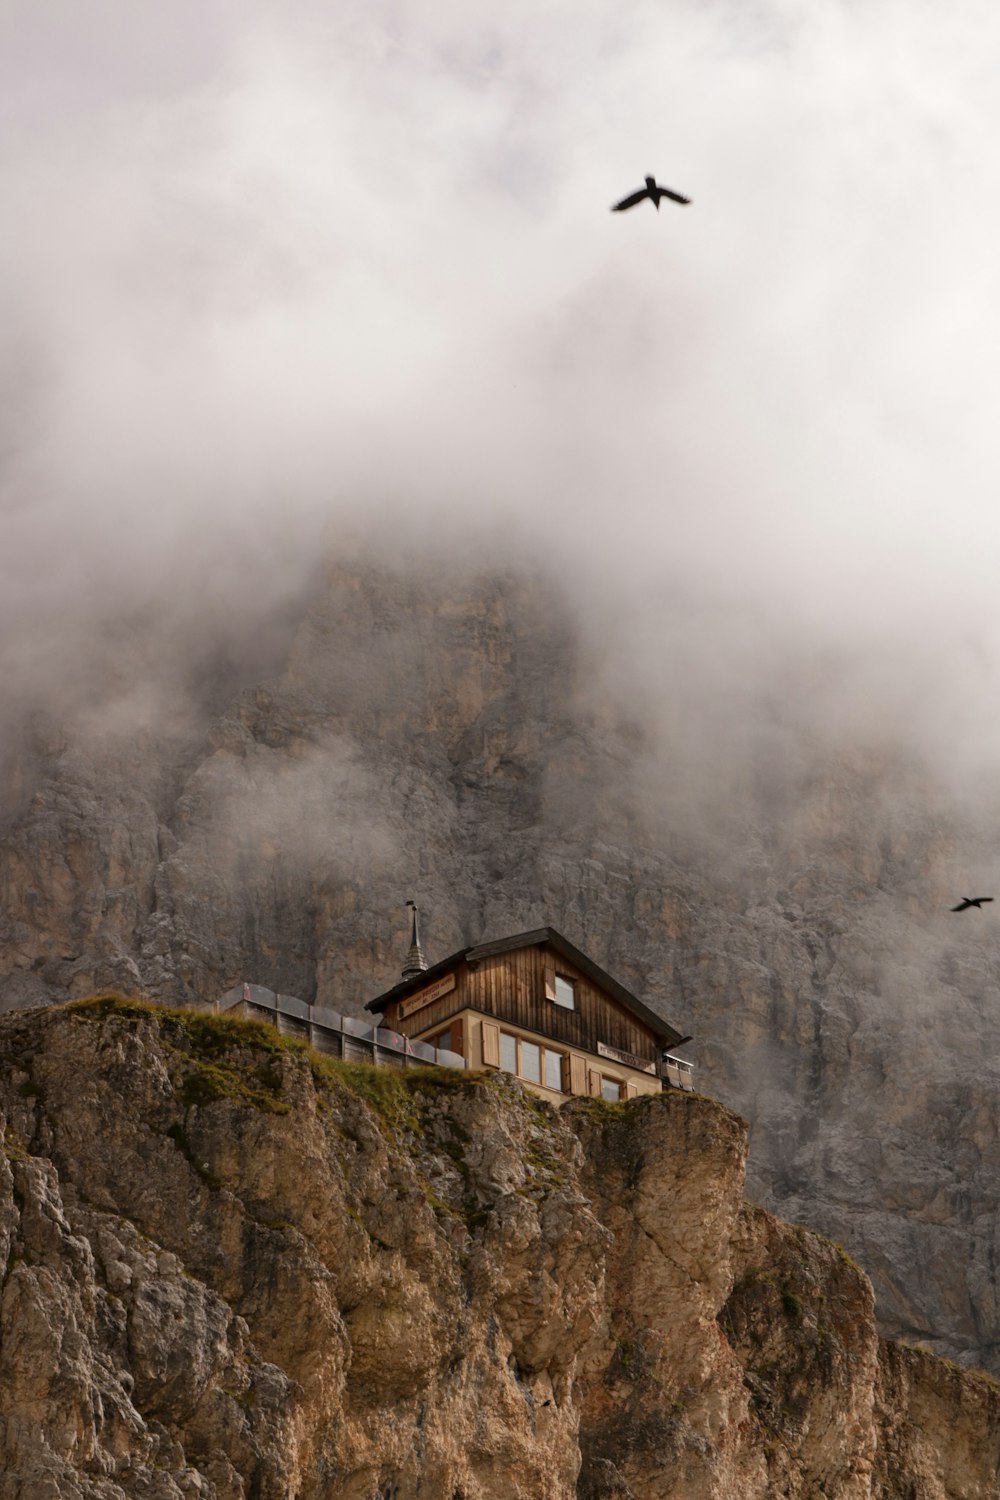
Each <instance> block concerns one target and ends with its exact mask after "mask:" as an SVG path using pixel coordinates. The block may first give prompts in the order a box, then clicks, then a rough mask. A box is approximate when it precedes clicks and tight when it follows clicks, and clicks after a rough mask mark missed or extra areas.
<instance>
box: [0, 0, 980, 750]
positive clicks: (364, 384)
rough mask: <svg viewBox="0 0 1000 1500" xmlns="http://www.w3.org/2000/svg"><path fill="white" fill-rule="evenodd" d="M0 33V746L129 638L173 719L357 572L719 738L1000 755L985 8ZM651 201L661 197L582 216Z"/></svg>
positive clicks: (96, 672)
mask: <svg viewBox="0 0 1000 1500" xmlns="http://www.w3.org/2000/svg"><path fill="white" fill-rule="evenodd" d="M4 19H5V22H6V26H5V31H6V45H5V47H4V49H3V51H2V60H0V100H2V101H3V102H2V104H0V114H2V121H3V131H2V137H0V140H2V144H0V172H2V182H3V197H4V203H5V206H6V217H7V221H8V225H9V226H10V228H9V229H8V233H7V234H6V235H5V236H4V240H3V243H2V244H0V297H2V309H3V320H4V327H5V338H4V340H3V352H2V356H0V358H2V361H3V367H2V375H0V385H2V391H3V403H2V408H0V455H2V480H0V482H2V490H0V522H2V532H3V538H2V546H0V630H2V636H0V691H2V692H3V694H4V702H5V704H6V710H5V712H6V714H7V717H8V719H9V717H10V715H12V714H13V713H14V711H15V709H14V707H13V706H12V705H23V704H25V703H29V704H38V703H39V702H43V703H45V702H58V701H60V699H65V698H66V697H67V696H68V695H72V694H73V693H77V694H79V693H80V692H81V691H82V690H83V689H85V688H87V686H88V685H90V684H100V687H99V691H101V692H105V691H108V692H111V691H112V690H111V689H110V688H108V687H107V679H108V676H109V670H108V662H109V661H112V662H115V663H119V664H120V661H121V653H122V652H124V651H126V648H125V647H124V646H122V645H121V643H122V641H123V640H127V641H128V642H129V645H128V647H127V651H128V652H134V653H136V656H137V659H138V660H139V661H140V663H143V666H142V675H143V679H144V694H143V696H142V700H141V703H142V705H148V707H143V709H142V712H143V713H147V712H148V713H154V712H155V711H156V705H157V703H161V706H162V705H169V708H170V711H171V712H176V711H177V702H178V698H179V696H180V697H183V695H184V694H185V693H186V692H187V691H188V690H189V685H188V684H187V680H186V677H185V674H184V672H183V671H180V670H179V669H178V668H177V662H178V660H179V659H180V660H184V659H186V658H187V657H188V656H189V655H190V654H192V653H194V654H196V655H199V659H200V658H201V657H204V658H206V659H208V658H210V657H211V655H212V653H213V652H216V651H218V652H221V653H223V655H227V654H228V655H230V656H231V655H233V654H234V653H235V655H236V656H238V657H240V658H241V660H245V662H246V664H247V669H248V670H249V671H251V673H252V671H253V670H254V668H255V667H256V666H259V665H260V664H261V663H262V662H264V661H265V660H266V659H268V653H269V651H271V652H278V653H279V654H280V647H281V642H282V640H283V639H284V636H283V631H285V630H286V629H287V627H288V622H289V620H290V619H291V618H292V617H293V616H294V612H295V609H296V607H297V601H298V599H299V597H300V596H301V595H303V594H304V593H305V592H307V591H308V589H309V587H310V586H311V585H312V583H313V581H314V579H315V576H316V568H317V564H318V562H319V560H320V559H321V558H323V557H324V556H328V555H333V556H336V555H338V554H341V553H345V552H350V550H351V549H352V548H355V547H357V546H358V545H359V539H361V541H362V542H363V543H364V545H366V546H368V547H369V548H374V549H375V550H376V551H378V552H379V553H382V554H386V553H390V552H392V550H393V549H394V548H396V547H398V546H401V547H403V548H404V549H405V548H406V547H411V548H416V549H418V550H420V551H422V552H423V553H425V554H427V553H430V554H434V555H440V556H448V555H449V554H450V552H451V550H452V549H453V548H455V547H462V548H464V549H465V551H466V552H467V553H469V552H471V553H475V551H476V549H477V547H481V548H482V551H483V554H484V555H485V556H488V557H490V558H496V559H498V560H502V559H507V560H511V561H514V562H516V561H517V560H518V559H519V558H521V557H526V558H530V559H531V560H532V563H533V564H535V565H537V564H538V563H539V562H544V563H545V564H546V565H549V566H551V567H552V569H553V570H554V571H555V573H556V575H557V577H558V578H559V579H560V580H561V582H562V584H563V585H564V586H565V589H566V592H567V594H568V596H569V598H570V599H571V601H575V602H578V603H579V604H580V606H581V611H580V612H581V618H582V619H583V620H584V622H585V625H586V628H587V632H588V636H589V639H590V641H591V644H592V647H593V649H594V650H595V652H598V654H599V655H600V657H601V660H602V661H603V663H604V666H605V668H606V669H607V680H608V681H614V682H616V683H617V684H618V685H619V689H620V690H621V691H622V693H623V695H624V696H625V697H628V695H629V693H630V692H631V691H633V689H634V691H635V693H636V695H638V694H639V693H640V692H642V693H643V696H644V697H645V698H646V700H647V701H649V700H650V699H651V698H653V699H656V700H657V701H660V700H662V699H663V698H665V697H666V698H671V699H672V701H677V702H683V703H685V704H687V705H698V704H701V705H702V707H703V708H705V712H706V714H707V719H708V724H707V728H706V734H707V735H708V736H709V737H710V738H711V739H712V740H713V742H714V743H717V742H718V738H719V726H720V723H722V724H723V725H724V724H725V722H726V721H727V714H726V711H725V709H724V705H725V704H727V703H729V704H735V705H736V706H737V708H738V709H739V713H740V715H741V718H742V719H743V720H744V722H745V716H746V715H747V714H748V713H750V711H751V709H752V708H753V706H754V705H758V706H759V705H761V704H763V705H764V710H765V711H764V713H763V716H762V717H763V719H766V717H767V704H768V703H773V702H775V701H794V703H795V704H796V710H795V712H796V714H798V715H799V716H800V717H801V720H802V724H803V726H804V727H805V729H807V730H808V732H810V733H816V734H819V735H822V734H823V733H825V732H826V731H827V730H828V729H830V728H832V727H833V726H836V729H837V732H838V733H840V734H844V733H845V732H851V733H853V732H854V729H855V728H856V729H857V732H858V733H859V734H861V735H864V734H867V733H869V732H870V731H872V729H873V728H874V730H875V732H876V734H877V735H889V736H890V737H899V738H900V739H901V740H902V741H904V742H909V743H911V744H912V745H913V746H915V747H917V748H918V749H920V750H921V751H926V752H928V753H931V754H933V755H934V756H935V757H936V758H938V759H939V760H940V763H941V765H942V766H949V767H953V768H957V769H958V770H959V772H960V773H961V774H965V773H966V772H967V771H968V770H970V769H971V770H982V769H983V768H984V767H990V766H992V765H993V764H994V762H995V756H996V753H997V751H998V749H1000V745H998V738H1000V720H998V715H997V711H996V707H995V705H996V703H997V701H998V699H997V694H996V686H997V664H998V651H1000V633H998V621H997V612H996V609H995V607H994V601H993V596H994V592H995V575H996V569H997V561H998V539H1000V523H998V520H997V516H996V506H995V491H996V488H997V478H998V475H997V469H998V467H1000V459H998V457H997V451H996V445H995V439H994V426H995V416H994V406H995V391H996V389H997V385H998V380H1000V339H998V337H997V328H996V323H997V306H998V304H997V282H998V277H1000V272H998V270H997V257H996V249H995V245H996V240H997V235H998V230H1000V192H998V188H1000V153H998V152H997V149H996V147H997V140H998V126H1000V99H998V97H997V92H996V88H995V77H996V63H997V60H998V52H1000V17H998V16H997V15H996V13H995V11H994V9H993V8H991V7H989V6H987V5H986V4H984V3H975V0H960V3H958V4H956V5H954V6H952V7H950V8H949V9H948V11H947V14H945V12H944V11H943V10H942V9H941V8H940V7H936V6H931V5H929V4H916V5H914V4H905V5H904V4H902V3H896V0H875V3H872V4H870V5H868V6H865V7H857V6H853V5H849V4H845V3H835V0H819V3H813V4H811V5H810V6H809V7H806V8H804V7H800V6H797V5H792V4H790V3H768V0H762V3H760V4H757V5H754V6H752V7H748V6H746V5H735V4H733V5H730V4H726V3H716V4H708V5H706V4H704V3H701V0H699V3H695V0H676V3H673V4H671V5H656V4H647V3H641V0H623V3H622V4H619V5H617V6H615V7H608V6H606V5H603V4H597V3H589V0H584V3H575V4H573V5H570V4H568V3H562V0H554V3H549V4H543V5H528V4H521V3H516V4H512V5H508V6H506V7H504V8H503V9H502V12H501V11H500V10H499V9H497V10H495V11H494V12H492V13H490V14H486V13H483V12H481V11H479V12H477V10H476V8H475V7H473V8H471V10H470V8H469V7H466V6H461V5H458V4H452V3H446V0H431V3H428V4H425V5H423V6H420V7H417V8H414V7H404V6H401V5H397V4H395V3H391V0H386V3H383V0H373V3H368V4H365V5H363V6H362V5H353V6H352V5H349V4H342V5H338V6H336V7H330V6H326V5H320V4H318V3H315V4H303V5H301V6H298V7H296V9H295V12H294V16H292V15H288V16H284V15H279V14H278V13H277V11H276V10H275V9H274V8H273V7H269V6H263V5H260V4H243V5H239V6H236V5H233V4H229V3H224V0H200V3H198V4H195V3H175V4H173V5H171V6H170V7H169V9H164V8H162V7H158V6H154V5H151V4H137V5H133V6H128V7H122V6H119V5H112V4H107V3H105V4H103V5H101V4H93V5H90V6H88V7H87V10H86V18H85V19H84V16H83V13H82V12H81V11H80V9H79V7H77V6H75V5H73V4H71V3H69V0H66V3H58V0H42V3H41V4H39V3H33V4H27V3H16V0H10V3H8V4H7V5H5V6H4ZM646 173H654V174H655V175H656V176H657V178H658V180H659V181H661V182H664V183H666V184H668V185H669V186H671V187H673V188H675V189H677V190H679V191H681V192H683V193H685V194H687V195H689V196H690V197H691V198H692V199H693V203H692V205H691V206H690V207H688V208H680V207H678V206H676V205H671V204H664V206H663V208H662V209H661V210H660V212H659V213H656V212H654V211H653V209H652V207H651V205H649V204H648V203H647V204H643V205H641V206H640V207H639V208H637V209H636V210H634V211H632V212H630V213H627V214H621V215H618V214H611V213H609V212H608V208H609V206H610V204H611V203H613V202H614V201H615V200H616V199H617V198H619V197H620V196H622V195H623V194H624V193H625V192H627V191H629V190H630V189H632V188H634V187H638V186H639V185H640V184H641V181H642V178H643V176H644V174H646ZM109 631H110V634H109ZM140 638H141V640H142V641H145V642H146V643H147V644H146V645H143V646H140V645H136V644H135V643H136V641H137V640H138V639H140ZM150 643H152V644H150ZM143 652H146V653H147V655H146V657H143ZM110 675H111V676H112V677H113V676H114V675H115V674H114V673H113V672H112V673H111V674H110ZM175 678H176V679H177V680H178V681H177V682H175V681H174V679H175ZM181 679H183V680H181ZM601 680H604V679H601ZM178 683H179V685H178ZM159 685H162V686H163V693H162V695H160V697H159V698H158V696H157V692H156V689H157V687H158V686H159ZM651 685H652V687H653V688H655V692H653V693H650V691H649V689H650V686H651ZM175 688H176V691H175V690H174V689H175ZM96 690H98V689H97V688H95V691H96ZM114 692H115V694H117V696H118V697H121V696H122V694H121V689H120V684H119V685H118V687H117V688H116V689H115V690H114ZM124 696H125V697H126V698H127V699H128V701H129V702H130V703H132V704H134V703H135V701H136V700H135V698H134V695H130V694H129V693H126V694H125V695H124ZM706 705H709V707H707V708H706V707H705V706H706ZM689 722H693V721H691V720H690V719H689ZM695 740H697V735H695ZM698 748H699V747H698V745H697V743H695V744H692V746H691V754H692V755H695V756H696V755H697V754H698Z"/></svg>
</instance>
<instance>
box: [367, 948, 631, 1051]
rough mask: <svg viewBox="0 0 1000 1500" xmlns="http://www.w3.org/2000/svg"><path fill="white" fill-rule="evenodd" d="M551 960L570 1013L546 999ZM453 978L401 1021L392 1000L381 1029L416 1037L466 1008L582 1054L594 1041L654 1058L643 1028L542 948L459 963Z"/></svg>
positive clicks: (592, 1047)
mask: <svg viewBox="0 0 1000 1500" xmlns="http://www.w3.org/2000/svg"><path fill="white" fill-rule="evenodd" d="M553 961H554V963H555V972H556V973H558V974H561V975H563V976H564V977H565V978H567V979H572V980H573V983H574V996H575V1000H576V1008H575V1009H574V1010H567V1009H565V1008H564V1007H563V1006H561V1005H556V1004H555V1002H554V1001H552V1000H549V999H547V998H546V986H545V977H546V963H548V965H549V967H550V970H551V966H552V964H553ZM454 973H455V981H456V982H455V988H454V989H453V990H450V991H449V992H448V994H446V995H443V996H442V997H441V998H440V999H438V1000H433V1001H431V1003H430V1004H429V1005H425V1006H423V1007H421V1008H420V1009H419V1010H416V1011H414V1012H412V1013H411V1014H410V1015H407V1016H405V1017H403V1018H402V1019H399V1018H398V1002H396V1001H393V1002H392V1003H390V1005H389V1006H388V1007H387V1008H386V1012H385V1020H384V1022H383V1024H384V1025H386V1026H389V1027H391V1028H392V1029H393V1030H396V1031H401V1032H403V1034H404V1035H406V1036H411V1037H413V1036H419V1035H421V1034H423V1033H425V1032H427V1031H431V1030H434V1029H436V1028H437V1027H440V1026H443V1025H444V1024H445V1023H446V1022H447V1021H448V1020H449V1019H450V1018H451V1017H452V1016H453V1015H456V1014H457V1013H458V1012H459V1011H462V1010H465V1009H467V1008H470V1007H471V1008H472V1009H474V1010H477V1011H481V1012H482V1013H483V1014H484V1015H488V1016H494V1017H496V1019H497V1020H499V1021H509V1022H511V1023H512V1024H513V1025H515V1026H520V1027H523V1028H524V1029H525V1030H526V1031H533V1032H536V1033H538V1034H540V1035H541V1036H545V1037H550V1038H552V1039H553V1040H554V1041H556V1042H561V1043H562V1044H563V1045H564V1046H568V1047H578V1048H580V1049H581V1050H583V1051H585V1052H590V1053H596V1051H597V1044H598V1042H604V1043H605V1044H606V1045H607V1046H609V1047H617V1048H618V1049H619V1050H621V1051H623V1052H629V1053H632V1054H633V1055H634V1056H636V1057H641V1058H642V1059H643V1060H644V1061H646V1062H656V1060H657V1059H658V1057H659V1045H658V1043H657V1040H656V1038H655V1036H654V1035H653V1033H652V1031H651V1030H650V1029H649V1027H648V1026H646V1025H645V1024H644V1022H643V1021H641V1020H640V1019H639V1018H638V1017H637V1016H633V1015H632V1014H631V1013H630V1012H629V1011H628V1010H626V1009H625V1007H624V1006H623V1005H621V1004H620V1003H619V1002H618V1001H617V1000H615V999H613V998H612V997H611V996H610V995H608V994H606V993H605V992H604V991H603V990H601V989H600V988H599V987H598V986H597V985H596V984H594V983H593V981H592V980H590V979H588V978H587V977H586V976H585V975H584V974H582V973H581V972H580V971H579V970H578V969H577V968H576V967H575V966H574V965H573V964H570V963H568V962H567V961H566V960H565V959H563V958H562V957H561V956H560V955H558V954H555V953H554V952H553V950H552V949H551V948H550V947H548V945H545V944H542V945H538V946H534V947H528V948H519V949H515V950H514V951H513V952H507V953H502V954H497V955H495V956H494V957H491V958H484V959H481V960H480V962H479V963H478V965H477V966H476V967H475V968H471V967H469V966H468V965H467V964H466V963H464V962H460V963H458V964H457V965H456V967H455V970H454Z"/></svg>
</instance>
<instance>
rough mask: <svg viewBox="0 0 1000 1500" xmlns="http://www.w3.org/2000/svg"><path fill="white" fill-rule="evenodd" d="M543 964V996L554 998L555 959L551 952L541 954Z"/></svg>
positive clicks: (547, 998) (549, 998)
mask: <svg viewBox="0 0 1000 1500" xmlns="http://www.w3.org/2000/svg"><path fill="white" fill-rule="evenodd" d="M542 958H543V961H544V964H545V998H546V1000H555V998H556V961H555V958H554V957H553V955H552V954H551V953H544V954H543V955H542Z"/></svg>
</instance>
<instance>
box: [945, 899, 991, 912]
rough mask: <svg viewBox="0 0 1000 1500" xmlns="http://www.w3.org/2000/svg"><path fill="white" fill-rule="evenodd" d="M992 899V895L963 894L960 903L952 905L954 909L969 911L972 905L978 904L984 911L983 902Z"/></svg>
mask: <svg viewBox="0 0 1000 1500" xmlns="http://www.w3.org/2000/svg"><path fill="white" fill-rule="evenodd" d="M992 900H993V897H992V896H963V897H962V899H961V901H960V902H959V903H958V905H957V906H953V907H952V911H968V910H969V907H970V906H976V907H978V908H979V910H980V911H982V909H983V902H984V901H992Z"/></svg>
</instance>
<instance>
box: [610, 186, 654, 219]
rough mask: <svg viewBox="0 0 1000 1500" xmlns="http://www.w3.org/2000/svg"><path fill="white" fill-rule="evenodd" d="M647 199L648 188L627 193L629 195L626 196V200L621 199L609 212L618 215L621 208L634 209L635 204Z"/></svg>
mask: <svg viewBox="0 0 1000 1500" xmlns="http://www.w3.org/2000/svg"><path fill="white" fill-rule="evenodd" d="M648 197H649V189H648V188H640V189H639V191H638V192H637V193H629V195H628V197H627V198H623V199H622V201H621V202H620V203H615V204H614V205H613V206H612V209H611V212H612V213H613V214H620V213H621V211H622V209H623V208H635V205H636V204H637V203H641V202H642V200H643V198H648Z"/></svg>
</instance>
